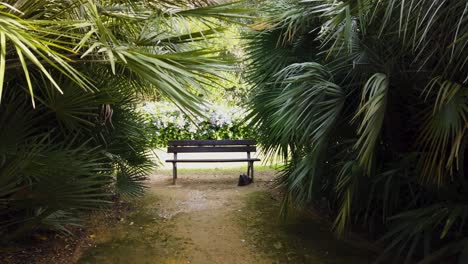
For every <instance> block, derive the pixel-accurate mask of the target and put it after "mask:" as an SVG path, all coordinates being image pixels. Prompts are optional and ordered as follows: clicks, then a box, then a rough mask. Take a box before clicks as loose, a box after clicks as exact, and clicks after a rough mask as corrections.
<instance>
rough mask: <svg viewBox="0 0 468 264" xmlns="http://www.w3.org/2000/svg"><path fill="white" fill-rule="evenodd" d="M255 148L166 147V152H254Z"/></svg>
mask: <svg viewBox="0 0 468 264" xmlns="http://www.w3.org/2000/svg"><path fill="white" fill-rule="evenodd" d="M256 151H257V148H256V147H252V146H248V147H247V146H246V147H168V148H167V152H168V153H198V152H256Z"/></svg>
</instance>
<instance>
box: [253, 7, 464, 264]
mask: <svg viewBox="0 0 468 264" xmlns="http://www.w3.org/2000/svg"><path fill="white" fill-rule="evenodd" d="M260 12H262V14H263V19H260V20H259V21H258V22H257V23H256V25H255V26H254V27H253V28H252V32H250V33H249V34H247V38H248V44H247V51H248V53H249V57H250V60H251V67H250V70H249V80H250V82H251V83H252V86H253V87H254V88H253V90H252V94H253V95H252V101H251V103H252V114H251V118H252V121H253V123H254V125H255V127H256V128H257V129H259V130H260V131H263V134H262V137H261V138H262V139H263V141H264V142H263V144H264V146H265V148H266V149H267V150H268V151H271V152H280V153H283V154H284V156H285V158H286V159H287V165H286V166H285V167H284V170H283V173H282V175H281V176H280V178H279V179H278V185H279V186H281V187H283V188H285V189H286V192H287V193H286V195H285V199H284V204H285V207H284V208H285V209H287V207H288V206H290V205H292V206H303V205H305V204H308V203H310V202H314V201H318V200H321V199H322V197H325V198H326V199H327V201H328V203H329V206H330V208H331V209H332V212H333V213H334V215H335V229H336V231H337V233H339V234H344V233H345V232H346V231H347V230H349V228H350V227H351V226H353V225H361V226H365V227H367V228H368V230H369V231H370V232H371V233H372V234H374V235H375V236H376V237H379V238H382V241H384V242H386V245H387V248H386V250H385V252H384V253H385V254H384V255H383V258H390V259H394V260H395V261H399V260H401V259H402V260H403V261H406V262H411V261H412V260H413V259H420V260H421V259H423V260H424V261H426V262H437V261H439V260H440V258H443V257H447V256H459V259H460V263H464V261H466V252H468V242H467V241H468V236H467V235H468V230H467V229H466V225H464V224H465V223H466V219H467V218H466V217H467V216H468V215H467V214H468V211H467V210H466V209H467V207H468V198H467V197H468V185H467V184H466V183H467V178H466V175H465V173H464V165H465V164H467V161H466V158H465V152H466V140H467V137H466V131H467V128H468V122H467V112H468V100H467V99H468V89H467V82H468V75H467V72H466V63H467V59H468V52H467V49H466V45H467V44H468V38H467V36H468V26H467V25H468V24H467V23H466V22H467V12H468V4H467V3H466V1H443V0H440V1H423V0H414V1H396V0H385V1H373V0H362V1H326V0H303V1H276V2H274V3H273V2H268V4H266V5H264V7H263V8H261V10H260ZM462 252H465V253H462ZM426 262H425V263H426Z"/></svg>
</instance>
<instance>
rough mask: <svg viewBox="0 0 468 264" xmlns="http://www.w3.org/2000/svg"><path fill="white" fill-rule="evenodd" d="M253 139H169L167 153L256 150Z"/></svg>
mask: <svg viewBox="0 0 468 264" xmlns="http://www.w3.org/2000/svg"><path fill="white" fill-rule="evenodd" d="M255 145H256V142H255V140H253V139H244V140H171V141H169V142H168V148H167V152H168V153H196V152H256V151H257V148H256V146H255Z"/></svg>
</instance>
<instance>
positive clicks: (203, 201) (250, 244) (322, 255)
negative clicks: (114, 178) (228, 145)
mask: <svg viewBox="0 0 468 264" xmlns="http://www.w3.org/2000/svg"><path fill="white" fill-rule="evenodd" d="M243 169H244V168H229V169H203V170H200V169H198V170H193V169H192V170H190V169H186V170H184V169H182V170H180V172H179V178H178V183H177V185H176V186H173V185H171V171H169V170H166V171H160V172H157V173H155V174H154V175H153V176H152V181H151V187H150V189H149V193H148V195H147V196H146V197H145V198H144V199H143V200H140V202H139V207H138V208H139V209H138V210H137V211H136V212H135V213H133V214H132V215H129V216H128V217H126V218H125V219H123V218H122V219H120V221H119V223H118V224H117V225H114V226H109V227H104V228H102V229H101V230H99V231H97V232H96V233H95V234H94V235H95V237H96V238H95V240H96V241H95V246H93V247H90V248H88V249H87V250H85V251H84V252H83V253H82V256H81V258H80V260H79V262H78V263H132V264H133V263H134V264H140V263H142V264H143V263H195V264H211V263H213V264H217V263H219V264H235V263H236V264H237V263H239V264H240V263H246V264H250V263H252V264H253V263H259V264H262V263H314V264H316V263H369V258H368V257H367V256H368V255H367V253H362V252H361V251H360V250H354V249H353V248H352V247H350V246H349V245H345V244H342V243H341V242H338V241H337V240H336V239H335V238H334V237H333V235H332V234H331V232H330V230H329V228H328V227H326V226H324V225H323V224H318V225H317V224H315V225H314V224H312V225H311V224H310V222H309V221H307V222H306V224H304V225H302V224H300V225H297V224H296V223H293V224H291V223H289V224H283V223H280V222H278V221H277V220H278V219H277V215H278V211H279V205H278V204H279V202H278V201H277V200H275V199H274V198H273V196H271V195H270V191H269V186H270V185H271V180H272V179H273V177H274V174H275V171H274V170H272V169H260V170H257V172H256V181H255V183H253V184H251V185H249V186H244V187H237V185H236V183H237V178H238V175H239V174H240V173H241V172H243ZM309 229H310V230H309ZM307 230H309V231H307ZM310 232H312V233H310ZM302 235H305V236H307V238H306V240H304V238H302V237H301V236H302ZM312 238H313V239H312ZM350 249H351V250H350Z"/></svg>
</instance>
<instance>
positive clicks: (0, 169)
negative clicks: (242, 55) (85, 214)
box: [0, 0, 244, 240]
mask: <svg viewBox="0 0 468 264" xmlns="http://www.w3.org/2000/svg"><path fill="white" fill-rule="evenodd" d="M210 2H212V1H144V0H141V1H136V0H134V1H132V0H100V1H94V0H63V1H55V0H38V1H23V0H6V1H3V2H1V3H0V98H1V103H0V124H1V125H0V234H2V237H3V240H9V239H12V238H15V237H18V236H21V235H24V234H25V233H26V231H29V230H31V229H34V228H38V227H40V228H44V227H48V228H55V229H57V230H60V231H63V232H68V229H67V226H68V225H70V224H78V222H79V216H80V214H81V212H82V210H87V209H98V208H101V207H102V206H105V205H107V204H108V203H109V201H110V199H109V198H110V196H112V195H114V194H119V195H127V196H138V195H141V194H142V193H143V191H144V189H145V179H146V175H147V174H148V172H149V171H150V170H151V169H152V168H153V166H154V164H153V162H152V161H151V159H150V156H149V154H148V148H149V147H150V146H149V142H148V140H146V139H145V137H146V133H147V132H146V131H145V129H144V124H143V119H142V116H141V115H140V114H139V113H138V112H136V111H135V106H136V104H137V103H138V98H140V97H141V96H148V95H151V94H162V95H164V96H166V97H167V98H169V99H170V100H171V101H173V102H174V103H175V104H177V105H178V106H180V107H182V108H184V109H185V110H186V111H188V112H192V113H197V111H198V105H200V104H202V103H203V101H201V100H200V99H199V97H197V96H196V94H197V93H198V92H200V91H203V89H204V88H203V86H204V85H205V84H206V83H213V82H215V81H216V80H217V78H218V77H219V76H218V75H219V72H220V71H221V70H223V69H229V65H228V64H227V63H226V62H225V61H223V58H222V57H221V56H219V55H218V52H217V51H211V50H208V49H200V48H198V47H197V45H195V44H194V43H196V42H200V41H204V40H206V39H208V38H210V37H212V36H214V35H216V34H217V33H218V32H222V30H223V23H226V21H228V22H230V21H234V20H236V19H238V18H239V17H242V15H240V14H242V13H243V12H244V10H243V9H241V8H236V7H235V6H234V5H231V4H222V5H211V4H210ZM196 91H197V93H196Z"/></svg>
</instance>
